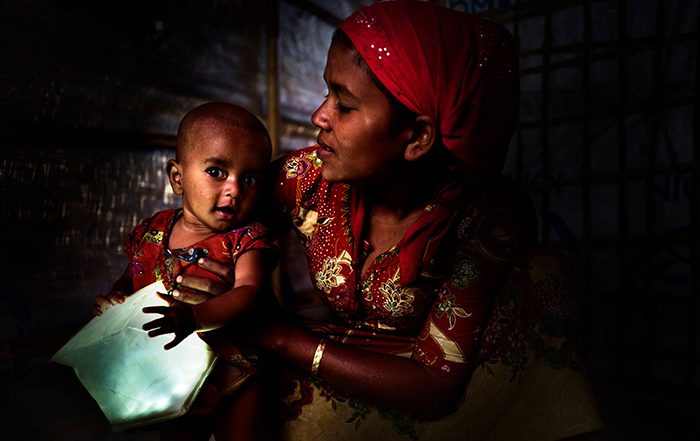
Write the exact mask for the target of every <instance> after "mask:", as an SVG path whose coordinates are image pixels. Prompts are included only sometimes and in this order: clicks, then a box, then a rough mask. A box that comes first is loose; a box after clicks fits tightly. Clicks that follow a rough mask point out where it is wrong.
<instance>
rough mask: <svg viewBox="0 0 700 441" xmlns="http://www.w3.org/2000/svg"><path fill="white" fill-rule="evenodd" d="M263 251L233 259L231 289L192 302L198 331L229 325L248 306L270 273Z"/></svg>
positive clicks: (246, 253) (247, 253) (252, 252)
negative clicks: (204, 300) (233, 281)
mask: <svg viewBox="0 0 700 441" xmlns="http://www.w3.org/2000/svg"><path fill="white" fill-rule="evenodd" d="M263 253H264V251H261V250H251V251H247V252H245V253H244V254H243V255H241V256H240V257H239V258H238V260H237V261H236V265H235V271H234V280H235V283H234V286H233V289H231V290H230V291H227V292H225V293H223V294H221V295H218V296H215V297H212V298H211V299H210V300H207V301H206V302H203V303H199V304H197V305H194V306H192V310H193V312H194V318H195V323H196V327H197V331H211V330H212V329H217V328H220V327H222V326H225V325H228V324H230V323H231V322H232V321H233V320H234V319H235V318H236V317H238V316H240V315H241V314H242V313H243V312H244V311H246V310H248V308H250V306H251V305H252V304H253V302H254V301H255V299H256V297H257V295H258V293H259V292H260V291H261V290H262V287H263V285H264V283H265V279H266V278H267V277H269V272H268V271H266V270H265V262H264V256H263Z"/></svg>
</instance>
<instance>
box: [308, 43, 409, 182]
mask: <svg viewBox="0 0 700 441" xmlns="http://www.w3.org/2000/svg"><path fill="white" fill-rule="evenodd" d="M356 56H357V52H356V51H355V50H354V49H353V48H350V47H348V46H346V45H343V44H338V43H333V44H332V45H331V47H330V49H329V51H328V60H327V61H326V70H325V71H324V74H323V78H324V81H325V82H326V85H327V87H328V95H327V96H326V99H325V100H324V101H323V103H322V104H321V106H320V107H319V108H318V109H316V111H315V112H314V114H313V115H312V117H311V122H312V123H313V124H314V125H315V126H316V127H318V128H320V129H321V131H320V132H319V135H318V144H319V149H318V157H319V158H320V159H321V160H322V161H323V168H322V175H323V177H324V179H326V180H327V181H330V182H345V183H368V182H372V181H376V182H382V181H385V180H390V179H391V177H392V173H393V171H394V170H396V169H397V168H398V167H400V165H401V163H402V162H403V160H404V159H403V152H404V148H405V146H406V144H407V142H408V140H409V139H410V137H411V131H410V129H408V128H403V129H398V130H397V128H396V127H393V126H394V125H396V123H395V122H394V118H393V114H394V110H393V109H392V104H391V101H390V100H389V98H388V97H387V96H386V95H385V94H384V93H383V92H382V91H381V90H379V89H378V88H377V86H376V85H375V84H374V83H373V82H372V79H371V78H370V77H369V75H368V74H367V72H366V71H365V69H364V68H363V67H362V66H361V65H359V64H358V63H357V61H356V58H355V57H356Z"/></svg>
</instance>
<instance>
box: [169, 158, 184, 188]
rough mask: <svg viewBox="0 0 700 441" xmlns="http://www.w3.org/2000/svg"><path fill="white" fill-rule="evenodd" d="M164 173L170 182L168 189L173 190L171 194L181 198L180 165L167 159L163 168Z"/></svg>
mask: <svg viewBox="0 0 700 441" xmlns="http://www.w3.org/2000/svg"><path fill="white" fill-rule="evenodd" d="M165 173H167V174H168V180H169V181H170V187H171V188H172V189H173V193H175V194H176V195H178V196H181V195H182V194H183V193H184V191H183V189H182V170H181V166H180V163H179V162H177V161H176V160H174V159H168V163H167V164H166V166H165Z"/></svg>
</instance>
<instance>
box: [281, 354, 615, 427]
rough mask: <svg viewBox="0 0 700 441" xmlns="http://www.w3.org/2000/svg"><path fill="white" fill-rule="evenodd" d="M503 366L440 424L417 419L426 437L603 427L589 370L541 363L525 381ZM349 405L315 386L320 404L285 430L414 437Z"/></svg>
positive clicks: (477, 379)
mask: <svg viewBox="0 0 700 441" xmlns="http://www.w3.org/2000/svg"><path fill="white" fill-rule="evenodd" d="M510 376H511V368H510V367H508V366H505V365H502V364H497V365H492V366H490V367H489V368H488V369H487V368H486V367H480V368H479V369H477V370H476V371H475V372H474V376H473V378H472V381H471V383H470V385H469V388H468V390H467V393H466V398H465V400H464V402H463V403H462V404H461V405H460V406H459V408H458V409H457V411H456V412H454V413H453V414H451V415H449V416H447V417H445V418H442V419H440V420H438V421H425V422H418V423H416V424H415V435H416V436H417V439H419V440H421V441H451V440H455V441H458V440H459V441H464V440H470V441H472V440H474V441H512V440H518V441H547V440H558V439H562V438H566V437H569V436H574V435H578V434H583V433H587V432H592V431H594V430H598V429H601V428H603V423H602V420H601V418H600V415H599V412H598V408H597V406H596V403H595V400H594V398H593V396H592V394H591V390H590V386H589V383H588V379H587V377H586V376H585V374H584V373H583V372H578V371H574V370H571V369H554V368H551V367H549V366H547V365H546V364H545V363H543V362H540V361H536V362H535V364H534V365H531V366H529V367H528V371H527V372H526V373H525V374H524V375H522V376H521V377H520V378H519V380H515V381H513V382H508V381H507V379H508V378H509V377H510ZM354 414H355V409H353V407H352V406H351V405H350V404H349V403H348V402H339V401H331V400H328V399H327V398H326V397H324V396H322V395H321V393H320V390H319V389H317V388H314V395H313V403H311V404H309V405H306V406H304V408H303V411H302V414H301V416H300V417H299V418H298V419H296V420H294V421H289V422H288V423H287V424H286V425H285V427H284V440H286V441H322V440H323V441H325V440H337V441H351V440H354V441H356V440H363V441H374V440H376V441H392V440H409V439H411V436H410V435H408V434H400V433H398V432H397V430H396V428H395V427H393V426H392V422H391V421H390V420H388V419H386V418H384V417H382V416H380V414H379V412H378V411H377V409H374V408H372V411H371V412H370V413H368V414H367V415H365V416H364V417H359V418H357V419H354V420H353V415H354Z"/></svg>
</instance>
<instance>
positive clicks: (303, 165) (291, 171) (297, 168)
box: [282, 156, 310, 179]
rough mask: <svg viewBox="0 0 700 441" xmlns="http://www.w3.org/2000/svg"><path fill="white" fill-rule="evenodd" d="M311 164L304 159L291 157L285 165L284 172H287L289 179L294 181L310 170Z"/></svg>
mask: <svg viewBox="0 0 700 441" xmlns="http://www.w3.org/2000/svg"><path fill="white" fill-rule="evenodd" d="M309 165H310V164H309V163H308V162H306V161H305V160H304V159H303V158H298V157H296V156H294V157H291V158H289V159H288V160H287V162H285V163H284V166H283V167H282V170H283V171H284V172H285V175H286V177H287V179H293V178H296V177H299V176H303V175H304V173H305V172H306V170H307V169H308V168H309Z"/></svg>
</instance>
